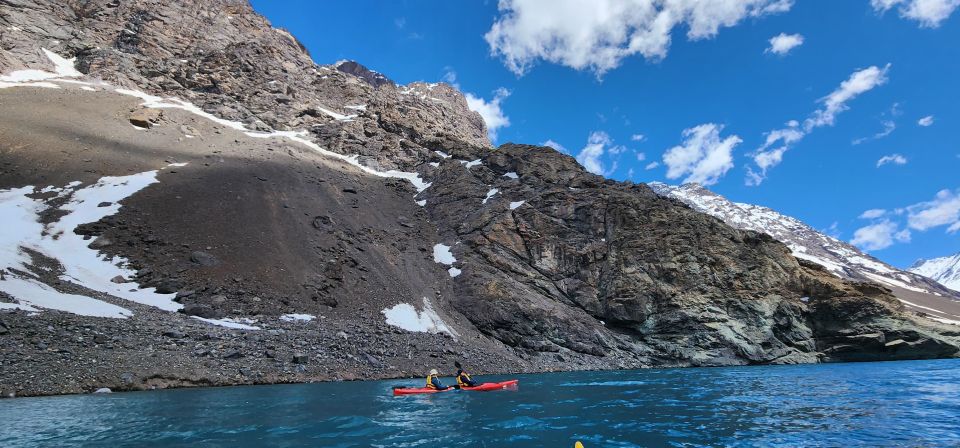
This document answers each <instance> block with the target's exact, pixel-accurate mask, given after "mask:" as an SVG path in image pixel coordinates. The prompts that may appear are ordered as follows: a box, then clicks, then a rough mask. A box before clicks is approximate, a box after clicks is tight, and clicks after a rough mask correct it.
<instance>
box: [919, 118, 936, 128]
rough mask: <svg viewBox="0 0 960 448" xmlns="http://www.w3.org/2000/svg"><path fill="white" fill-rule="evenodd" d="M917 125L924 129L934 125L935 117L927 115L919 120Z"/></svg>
mask: <svg viewBox="0 0 960 448" xmlns="http://www.w3.org/2000/svg"><path fill="white" fill-rule="evenodd" d="M917 124H918V125H920V126H923V127H927V126H931V125H933V115H927V116H926V117H923V118H921V119H919V120H917Z"/></svg>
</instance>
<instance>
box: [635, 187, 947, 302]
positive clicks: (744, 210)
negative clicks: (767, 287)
mask: <svg viewBox="0 0 960 448" xmlns="http://www.w3.org/2000/svg"><path fill="white" fill-rule="evenodd" d="M649 185H650V188H652V189H653V191H654V192H656V193H657V194H659V195H661V196H665V197H670V198H674V199H677V200H679V201H681V202H683V203H685V204H687V205H689V206H690V207H692V208H693V209H694V210H697V211H700V212H703V213H706V214H708V215H711V216H714V217H716V218H719V219H720V220H721V221H723V222H725V223H727V224H728V225H730V226H732V227H735V228H738V229H743V230H753V231H757V232H763V233H766V234H768V235H770V236H772V237H774V238H775V239H777V240H779V241H780V242H782V243H784V244H786V245H787V246H789V247H790V250H791V251H792V252H793V256H795V257H797V258H801V259H804V260H808V261H811V262H814V263H817V264H819V265H821V266H823V267H825V268H826V269H827V270H829V271H830V272H832V273H834V274H835V275H837V276H840V277H842V278H848V279H855V280H861V281H863V280H865V281H872V282H877V283H880V284H883V285H885V286H894V287H898V288H903V289H907V290H910V291H913V292H919V293H928V294H935V295H942V296H949V297H952V298H960V294H958V293H957V292H956V291H951V290H950V289H947V288H944V287H943V285H941V284H939V283H937V282H934V281H932V280H930V279H928V278H925V277H923V276H921V275H918V274H919V273H914V272H916V271H914V272H907V271H903V270H901V269H897V268H895V267H893V266H890V265H888V264H886V263H884V262H882V261H880V260H878V259H876V258H874V257H871V256H870V255H867V254H865V253H863V252H861V251H860V250H859V249H857V248H856V247H854V246H852V245H850V244H848V243H845V242H843V241H840V240H838V239H836V238H833V237H831V236H828V235H824V234H823V233H821V232H819V231H817V230H816V229H814V228H812V227H810V226H808V225H807V224H804V223H803V222H802V221H800V220H798V219H796V218H793V217H790V216H786V215H783V214H781V213H778V212H777V211H775V210H772V209H769V208H767V207H761V206H758V205H752V204H744V203H739V202H732V201H730V200H728V199H727V198H725V197H723V196H720V195H719V194H716V193H714V192H712V191H710V190H707V189H706V188H704V187H703V186H701V185H699V184H694V183H690V184H684V185H680V186H674V185H666V184H663V183H660V182H652V183H650V184H649ZM956 281H958V282H960V279H958V280H956Z"/></svg>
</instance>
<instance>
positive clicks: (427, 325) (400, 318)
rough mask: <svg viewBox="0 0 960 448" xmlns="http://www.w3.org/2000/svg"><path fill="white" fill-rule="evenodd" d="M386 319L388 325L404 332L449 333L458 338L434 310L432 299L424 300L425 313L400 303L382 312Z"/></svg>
mask: <svg viewBox="0 0 960 448" xmlns="http://www.w3.org/2000/svg"><path fill="white" fill-rule="evenodd" d="M382 313H383V315H384V316H385V317H386V321H387V324H389V325H393V326H394V327H397V328H401V329H403V330H407V331H412V332H421V333H441V332H443V333H447V334H449V335H450V336H454V337H456V336H457V333H456V332H455V331H453V330H452V329H451V328H450V327H449V326H447V324H446V323H444V322H443V319H441V318H440V316H439V315H438V314H437V312H436V311H435V310H434V309H433V304H431V303H430V299H428V298H426V297H424V298H423V311H417V309H416V308H415V307H414V306H413V305H411V304H409V303H399V304H397V305H394V306H393V307H390V308H387V309H384V310H383V311H382Z"/></svg>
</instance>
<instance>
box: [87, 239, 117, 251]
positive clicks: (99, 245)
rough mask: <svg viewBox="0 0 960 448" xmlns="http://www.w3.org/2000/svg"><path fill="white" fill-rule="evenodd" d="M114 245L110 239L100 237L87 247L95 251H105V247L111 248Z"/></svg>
mask: <svg viewBox="0 0 960 448" xmlns="http://www.w3.org/2000/svg"><path fill="white" fill-rule="evenodd" d="M112 245H113V240H111V239H110V238H107V237H105V236H98V237H96V238H94V239H93V241H91V242H90V244H88V245H87V247H89V248H91V249H94V250H99V249H103V248H104V247H109V246H112Z"/></svg>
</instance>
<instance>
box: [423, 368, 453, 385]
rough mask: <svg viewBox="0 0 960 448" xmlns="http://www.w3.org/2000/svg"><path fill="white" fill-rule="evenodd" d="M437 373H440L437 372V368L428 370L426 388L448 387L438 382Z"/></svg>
mask: <svg viewBox="0 0 960 448" xmlns="http://www.w3.org/2000/svg"><path fill="white" fill-rule="evenodd" d="M438 375H440V372H437V369H431V370H430V374H429V375H427V389H435V390H447V389H449V388H450V387H447V386H444V385H443V383H441V382H440V379H439V378H437V376H438Z"/></svg>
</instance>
